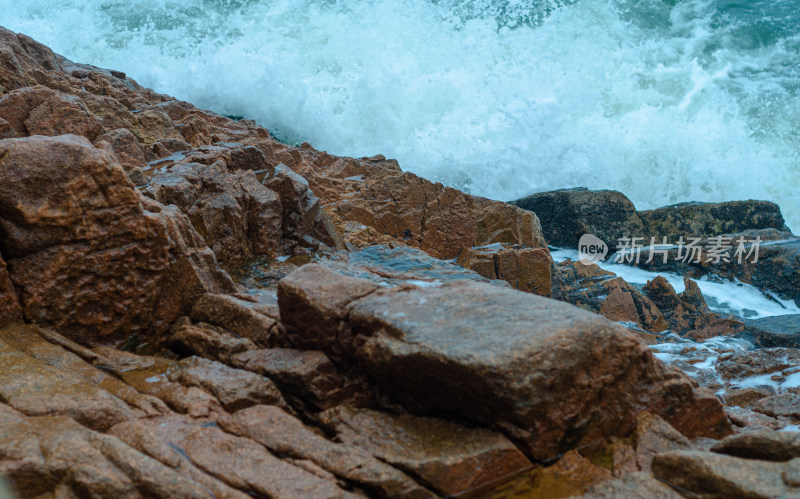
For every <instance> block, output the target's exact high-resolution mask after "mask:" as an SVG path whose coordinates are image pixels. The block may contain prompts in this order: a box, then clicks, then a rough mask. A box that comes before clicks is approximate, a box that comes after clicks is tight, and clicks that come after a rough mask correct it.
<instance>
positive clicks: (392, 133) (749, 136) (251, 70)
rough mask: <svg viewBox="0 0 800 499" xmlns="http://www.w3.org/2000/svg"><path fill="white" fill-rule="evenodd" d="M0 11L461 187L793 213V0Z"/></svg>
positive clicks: (209, 104)
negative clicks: (731, 203) (765, 204)
mask: <svg viewBox="0 0 800 499" xmlns="http://www.w3.org/2000/svg"><path fill="white" fill-rule="evenodd" d="M0 24H2V25H4V26H6V27H8V28H10V29H13V30H15V31H22V32H25V33H27V34H29V35H31V36H33V37H35V38H37V39H39V40H41V41H42V42H44V43H46V44H48V45H50V46H51V47H53V48H54V49H55V50H56V51H58V52H60V53H62V54H64V55H66V56H67V57H70V58H72V59H74V60H77V61H82V62H89V63H92V64H96V65H99V66H105V67H111V68H115V69H119V70H122V71H125V72H126V73H128V74H129V75H131V76H132V77H134V78H135V79H137V80H138V81H139V82H140V83H142V84H144V85H147V86H151V87H154V88H156V89H157V90H159V91H162V92H165V93H169V94H172V95H175V96H176V97H179V98H183V99H187V100H190V101H192V102H193V103H195V104H197V105H199V106H201V107H206V108H211V109H214V110H216V111H218V112H221V113H225V114H233V115H241V116H247V117H251V118H255V119H256V120H258V121H259V122H260V123H262V124H263V125H265V126H267V127H268V128H270V129H271V130H273V131H274V133H275V134H276V135H277V136H279V137H281V138H282V139H284V140H287V141H289V142H299V141H308V142H311V143H312V144H313V145H315V146H316V147H317V148H320V149H326V150H328V151H329V152H331V153H335V154H346V155H354V156H363V155H372V154H377V153H382V154H385V155H387V156H390V157H395V158H397V159H399V160H400V163H401V166H402V167H403V168H405V169H407V170H411V171H414V172H416V173H419V174H421V175H423V176H426V177H428V178H431V179H434V180H439V181H442V182H444V183H445V184H449V185H452V186H455V187H459V188H462V189H465V190H468V191H470V192H473V193H475V194H479V195H484V196H487V197H491V198H495V199H511V198H516V197H520V196H523V195H526V194H529V193H531V192H535V191H541V190H547V189H554V188H560V187H572V186H587V187H590V188H613V189H618V190H621V191H623V192H625V193H626V194H627V195H628V196H629V197H630V198H631V199H632V200H633V201H634V202H635V203H636V205H637V206H638V207H639V208H651V207H655V206H660V205H665V204H669V203H674V202H679V201H688V200H700V201H713V200H727V199H742V198H758V199H768V200H773V201H776V202H778V203H780V204H781V206H782V208H783V210H784V214H785V215H786V217H787V219H788V221H789V223H790V226H792V227H793V228H795V229H800V196H797V192H796V191H797V186H798V185H800V154H799V153H800V140H799V139H800V101H799V100H798V92H800V74H798V71H800V69H798V68H800V1H798V0H791V1H771V2H766V1H758V2H730V1H713V0H668V1H662V0H644V1H627V0H553V1H549V2H529V1H528V2H523V1H504V2H498V1H481V0H474V1H457V0H398V1H385V0H351V1H338V0H325V1H312V0H272V1H268V0H230V1H216V2H215V1H210V0H206V1H202V0H183V1H180V2H177V1H167V0H156V1H150V0H148V1H145V0H125V1H109V0H104V1H103V0H85V1H76V0H64V1H62V2H59V4H58V5H53V3H52V2H49V1H43V0H15V1H9V0H0Z"/></svg>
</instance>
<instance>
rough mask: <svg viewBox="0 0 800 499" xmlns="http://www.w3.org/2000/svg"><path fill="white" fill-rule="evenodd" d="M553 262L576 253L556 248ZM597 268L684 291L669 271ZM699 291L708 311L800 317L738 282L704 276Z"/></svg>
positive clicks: (792, 307) (787, 303)
mask: <svg viewBox="0 0 800 499" xmlns="http://www.w3.org/2000/svg"><path fill="white" fill-rule="evenodd" d="M551 254H552V256H553V260H555V261H556V262H561V261H564V260H566V259H570V260H572V261H578V251H577V250H569V249H557V250H553V251H551ZM597 264H598V265H599V266H600V268H602V269H605V270H607V271H609V272H613V273H615V274H617V275H618V276H619V277H621V278H623V279H624V280H625V281H627V282H629V283H631V284H633V285H635V286H639V287H641V286H644V285H645V284H647V281H651V280H653V279H655V278H656V277H658V276H662V277H664V278H665V279H666V280H667V281H668V282H669V283H670V284H671V285H672V287H673V288H675V291H676V292H678V293H682V292H683V290H684V285H683V276H681V275H679V274H675V273H671V272H650V271H647V270H644V269H640V268H638V267H632V266H630V265H623V264H619V263H612V262H597ZM696 282H697V286H698V287H699V288H700V292H701V293H703V297H705V299H706V301H707V302H708V306H709V308H711V309H712V310H713V311H714V312H717V313H719V314H723V315H728V314H733V315H736V316H739V317H744V318H748V319H759V318H761V317H770V316H774V315H786V314H800V307H798V306H797V305H796V304H795V302H794V301H793V300H783V299H781V298H778V297H775V296H772V295H766V294H764V293H762V292H761V291H760V290H759V289H758V288H756V287H754V286H751V285H749V284H744V283H741V282H738V281H724V280H718V281H711V280H709V279H708V278H707V277H702V278H700V279H697V280H696Z"/></svg>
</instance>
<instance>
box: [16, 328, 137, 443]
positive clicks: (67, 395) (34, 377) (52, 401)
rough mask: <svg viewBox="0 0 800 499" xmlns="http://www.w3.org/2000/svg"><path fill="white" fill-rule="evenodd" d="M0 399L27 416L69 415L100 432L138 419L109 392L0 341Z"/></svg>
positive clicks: (134, 413) (135, 414) (133, 412)
mask: <svg viewBox="0 0 800 499" xmlns="http://www.w3.org/2000/svg"><path fill="white" fill-rule="evenodd" d="M0 400H3V401H4V402H5V403H7V404H8V405H10V406H11V407H13V408H14V409H16V410H18V411H20V412H22V413H23V414H25V415H28V416H55V415H64V416H70V417H72V418H73V419H75V420H76V421H78V422H79V423H81V424H83V425H85V426H87V427H89V428H92V429H96V430H100V431H103V430H105V429H107V428H109V427H111V426H113V425H114V424H116V423H119V422H122V421H126V420H129V419H132V418H135V417H137V416H138V414H137V412H136V411H134V410H132V409H131V408H130V407H128V405H127V404H125V402H123V401H122V400H120V399H118V398H117V397H115V396H113V395H111V394H110V393H109V392H107V391H105V390H103V389H101V388H99V387H97V386H95V385H93V384H92V383H90V382H87V381H85V380H83V379H81V378H80V377H78V376H75V375H71V374H70V373H67V372H64V371H61V370H59V369H56V368H53V367H51V366H48V365H46V364H44V363H43V362H40V361H38V360H36V359H34V358H33V357H30V356H28V355H26V354H25V353H23V352H20V351H18V350H16V349H14V348H12V347H10V346H9V345H8V344H7V343H5V342H3V341H0Z"/></svg>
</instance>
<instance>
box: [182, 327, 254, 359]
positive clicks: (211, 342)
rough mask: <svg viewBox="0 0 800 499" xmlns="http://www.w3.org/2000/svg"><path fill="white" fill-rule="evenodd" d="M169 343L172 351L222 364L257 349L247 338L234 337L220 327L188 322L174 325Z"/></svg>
mask: <svg viewBox="0 0 800 499" xmlns="http://www.w3.org/2000/svg"><path fill="white" fill-rule="evenodd" d="M169 343H170V346H171V348H172V349H173V350H176V351H179V352H182V353H187V354H189V355H197V356H199V357H203V358H206V359H214V360H219V361H222V362H229V361H230V359H231V357H232V356H233V355H235V354H237V353H240V352H244V351H247V350H255V349H256V348H258V347H256V345H255V343H253V342H252V341H250V340H248V339H247V338H242V337H239V336H235V335H233V334H231V333H230V332H228V331H225V330H224V329H222V328H220V327H216V326H212V325H210V324H204V323H202V322H200V323H198V324H191V323H189V322H188V321H185V322H184V321H181V323H179V324H177V325H176V327H175V328H174V331H173V333H172V336H170V339H169Z"/></svg>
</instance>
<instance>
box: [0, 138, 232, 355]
mask: <svg viewBox="0 0 800 499" xmlns="http://www.w3.org/2000/svg"><path fill="white" fill-rule="evenodd" d="M0 157H2V160H0V204H2V205H3V206H5V207H6V208H5V209H4V210H3V211H2V213H0V231H2V233H3V240H2V243H1V245H2V252H3V255H4V256H5V257H6V259H7V260H6V261H7V263H8V268H9V274H10V276H11V280H12V281H13V282H14V283H15V285H16V286H17V289H19V290H20V293H19V299H20V304H21V305H22V309H23V312H24V314H25V317H26V319H27V320H30V321H33V322H36V323H39V324H43V325H48V326H53V327H56V328H58V329H59V331H61V332H63V333H65V334H67V335H69V336H71V337H73V338H74V339H76V340H78V341H80V342H82V343H88V344H96V343H98V342H100V341H101V340H102V341H125V340H128V339H129V338H131V337H132V336H135V335H138V337H139V339H140V340H145V339H146V338H152V339H157V338H158V337H159V334H160V333H162V332H164V331H166V330H167V329H168V328H169V326H170V325H171V323H172V322H174V320H175V319H177V318H178V317H179V316H180V315H181V314H182V313H185V312H188V308H189V306H190V304H191V302H192V301H193V300H194V299H195V298H196V297H197V296H199V295H201V294H202V293H203V292H206V291H217V292H219V291H223V290H224V291H231V290H233V287H234V285H233V283H232V281H231V280H230V278H229V277H228V276H227V275H226V274H225V273H223V272H222V271H220V270H219V269H218V267H217V266H216V261H215V258H214V255H213V254H212V253H211V252H210V251H209V250H208V249H207V248H205V246H204V243H203V241H202V239H201V238H200V237H199V236H198V235H197V233H195V232H194V231H193V230H192V229H191V226H190V225H189V224H188V221H187V220H186V219H185V217H183V216H182V215H180V214H179V213H177V212H176V210H175V209H174V208H169V207H166V208H165V207H162V206H161V205H158V204H156V203H150V204H145V205H144V206H145V208H146V209H145V208H143V205H142V203H141V202H140V198H139V197H138V195H137V194H136V192H135V190H134V189H133V186H132V185H131V184H130V182H129V181H128V179H127V178H126V177H125V173H124V171H123V170H122V168H121V167H120V166H119V165H118V164H117V163H116V162H114V161H113V159H112V158H111V157H110V156H109V155H108V154H107V153H104V152H101V151H99V150H97V149H94V148H92V147H91V145H90V144H89V143H88V142H86V140H85V139H82V138H78V137H75V136H63V137H57V138H45V137H32V138H27V139H6V140H3V141H0ZM64 165H69V168H65V167H64ZM32 200H35V202H33V201H32ZM153 210H160V212H155V211H153ZM101 283H102V284H101Z"/></svg>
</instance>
